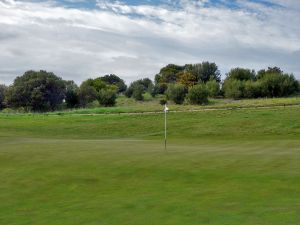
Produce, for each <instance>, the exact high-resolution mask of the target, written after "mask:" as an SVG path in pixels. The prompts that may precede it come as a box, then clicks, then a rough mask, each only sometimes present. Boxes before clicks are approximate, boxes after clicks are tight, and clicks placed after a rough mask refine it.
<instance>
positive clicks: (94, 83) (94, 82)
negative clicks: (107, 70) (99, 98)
mask: <svg viewBox="0 0 300 225" xmlns="http://www.w3.org/2000/svg"><path fill="white" fill-rule="evenodd" d="M82 84H84V85H87V86H91V87H93V88H95V90H96V91H97V92H99V91H100V90H102V89H104V88H106V86H107V85H106V83H105V82H104V81H102V80H101V78H100V77H98V78H96V79H87V80H86V81H84V82H83V83H82Z"/></svg>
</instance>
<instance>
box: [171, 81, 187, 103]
mask: <svg viewBox="0 0 300 225" xmlns="http://www.w3.org/2000/svg"><path fill="white" fill-rule="evenodd" d="M186 93H187V89H186V87H185V86H184V85H182V84H170V85H169V86H168V90H167V97H168V99H170V100H172V101H174V102H175V103H176V104H182V103H183V102H184V98H185V96H186Z"/></svg>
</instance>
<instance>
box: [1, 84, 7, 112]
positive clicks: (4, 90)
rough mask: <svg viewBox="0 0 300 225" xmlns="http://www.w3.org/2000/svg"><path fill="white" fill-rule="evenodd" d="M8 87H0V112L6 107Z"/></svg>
mask: <svg viewBox="0 0 300 225" xmlns="http://www.w3.org/2000/svg"><path fill="white" fill-rule="evenodd" d="M6 91H7V87H6V86H5V85H2V84H1V85H0V110H1V109H3V108H4V107H5V103H4V100H5V95H6Z"/></svg>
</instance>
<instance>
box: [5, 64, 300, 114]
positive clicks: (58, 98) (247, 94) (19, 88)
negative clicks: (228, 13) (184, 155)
mask: <svg viewBox="0 0 300 225" xmlns="http://www.w3.org/2000/svg"><path fill="white" fill-rule="evenodd" d="M298 93H299V81H298V80H296V79H295V77H294V76H293V75H292V74H287V73H284V72H283V71H281V70H280V68H278V67H272V68H268V69H267V70H260V71H258V72H255V71H254V70H250V69H244V68H234V69H232V70H230V72H229V73H228V74H226V78H225V79H224V80H223V81H221V74H220V71H219V70H218V66H217V65H216V64H215V63H210V62H202V63H198V64H186V65H184V66H179V65H174V64H169V65H167V66H165V67H163V68H162V69H161V70H160V72H159V73H158V74H157V75H155V81H154V82H153V81H152V80H151V79H149V78H143V79H139V80H136V81H134V82H132V83H131V84H130V85H129V86H128V87H127V86H126V84H125V82H124V80H122V79H121V78H120V77H118V76H117V75H114V74H110V75H105V76H101V77H97V78H95V79H91V78H90V79H87V80H85V81H83V82H82V83H81V84H80V86H77V84H76V83H75V82H74V81H65V80H63V79H62V78H60V77H58V76H56V75H55V74H53V73H51V72H46V71H42V70H41V71H27V72H25V73H24V75H22V76H20V77H17V78H16V79H15V81H14V83H13V84H12V85H10V86H9V87H6V86H5V85H0V110H1V109H4V108H10V109H15V110H17V111H26V112H30V111H33V112H48V111H56V110H62V109H74V108H90V107H93V106H95V102H98V106H104V107H112V106H115V105H116V103H117V99H118V98H120V97H122V96H126V97H127V98H132V99H134V100H135V101H149V100H151V99H153V98H158V99H160V100H161V102H162V103H165V102H167V101H168V100H169V101H171V102H174V103H175V104H179V105H180V104H194V105H195V104H196V105H197V104H198V105H205V104H209V102H210V101H211V100H209V99H216V98H219V99H220V98H227V99H235V100H237V99H243V98H247V99H253V98H274V97H276V98H278V97H287V96H296V95H297V94H298Z"/></svg>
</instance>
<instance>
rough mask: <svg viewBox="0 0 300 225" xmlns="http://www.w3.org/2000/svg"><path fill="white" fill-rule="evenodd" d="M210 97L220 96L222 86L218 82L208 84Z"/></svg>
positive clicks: (213, 81) (211, 81)
mask: <svg viewBox="0 0 300 225" xmlns="http://www.w3.org/2000/svg"><path fill="white" fill-rule="evenodd" d="M206 87H207V90H208V96H209V97H217V96H218V95H219V94H220V84H219V83H218V82H217V81H216V80H210V81H208V82H206Z"/></svg>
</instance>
